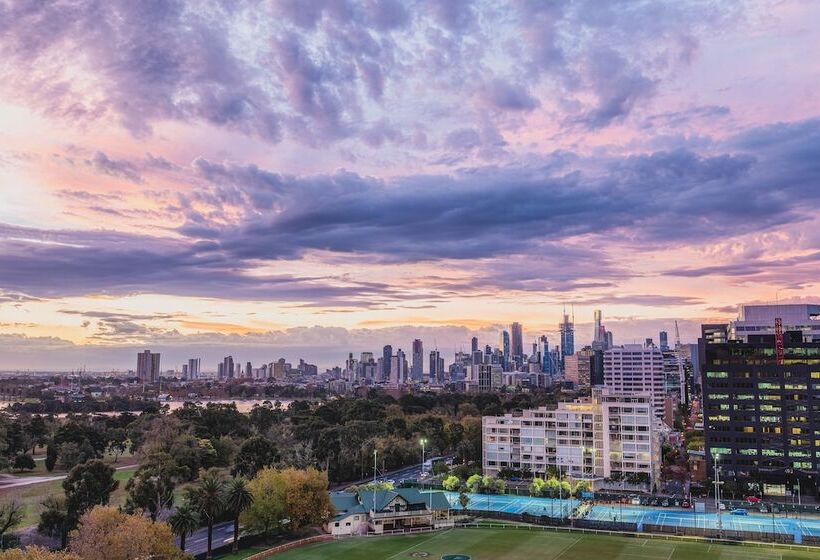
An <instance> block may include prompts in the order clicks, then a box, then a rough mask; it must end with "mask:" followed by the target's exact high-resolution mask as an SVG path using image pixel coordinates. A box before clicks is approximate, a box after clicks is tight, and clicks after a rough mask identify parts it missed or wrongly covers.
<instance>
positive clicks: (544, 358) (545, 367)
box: [538, 334, 553, 375]
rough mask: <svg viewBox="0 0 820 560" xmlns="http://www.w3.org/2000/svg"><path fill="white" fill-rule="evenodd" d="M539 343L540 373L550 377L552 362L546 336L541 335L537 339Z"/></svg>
mask: <svg viewBox="0 0 820 560" xmlns="http://www.w3.org/2000/svg"><path fill="white" fill-rule="evenodd" d="M538 341H539V342H540V343H541V371H543V372H544V373H548V374H550V375H552V373H553V371H552V361H551V360H550V343H549V340H547V336H546V335H543V334H542V335H541V337H540V338H539V339H538Z"/></svg>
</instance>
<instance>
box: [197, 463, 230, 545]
mask: <svg viewBox="0 0 820 560" xmlns="http://www.w3.org/2000/svg"><path fill="white" fill-rule="evenodd" d="M188 502H189V503H190V504H191V505H192V506H193V507H194V508H195V509H196V511H197V512H199V515H200V516H201V517H202V519H204V520H205V522H206V523H207V524H208V552H207V554H206V555H205V558H206V559H210V558H211V544H212V543H213V536H214V521H215V520H216V518H217V517H219V514H220V513H222V510H223V509H224V507H225V483H224V482H223V481H222V479H220V478H219V475H218V474H217V473H215V472H213V471H208V472H207V473H205V474H204V475H203V476H202V478H201V479H200V480H199V483H198V484H197V485H196V486H195V487H193V488H191V490H189V492H188Z"/></svg>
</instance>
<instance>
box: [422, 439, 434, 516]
mask: <svg viewBox="0 0 820 560" xmlns="http://www.w3.org/2000/svg"><path fill="white" fill-rule="evenodd" d="M425 445H427V439H426V438H421V474H422V475H423V474H424V446H425ZM431 470H432V469H431ZM421 487H422V489H424V482H422V483H421ZM432 524H433V494H432V493H430V525H432Z"/></svg>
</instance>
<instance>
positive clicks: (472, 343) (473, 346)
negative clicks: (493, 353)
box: [470, 336, 478, 352]
mask: <svg viewBox="0 0 820 560" xmlns="http://www.w3.org/2000/svg"><path fill="white" fill-rule="evenodd" d="M470 352H478V337H477V336H474V337H473V338H472V339H470Z"/></svg>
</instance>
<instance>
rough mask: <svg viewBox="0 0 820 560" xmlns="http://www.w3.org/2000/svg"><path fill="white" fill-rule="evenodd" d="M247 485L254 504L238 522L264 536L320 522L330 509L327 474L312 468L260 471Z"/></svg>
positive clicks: (326, 516)
mask: <svg viewBox="0 0 820 560" xmlns="http://www.w3.org/2000/svg"><path fill="white" fill-rule="evenodd" d="M248 486H249V488H250V491H251V493H252V494H253V497H254V501H253V504H252V505H251V506H250V507H249V508H248V509H247V510H245V513H244V514H243V516H242V519H243V521H244V522H245V524H246V525H247V526H248V528H250V529H251V530H255V531H257V532H260V533H263V534H265V535H268V536H270V535H271V534H272V533H273V531H274V530H278V531H281V530H283V529H287V530H291V531H296V530H299V529H301V528H302V527H307V526H310V525H317V524H320V523H324V522H325V521H327V519H328V516H329V515H330V512H331V510H332V506H331V504H330V497H329V496H328V493H327V473H325V472H322V471H318V470H316V469H314V468H308V469H305V470H299V469H284V470H277V469H270V468H267V469H263V470H261V471H259V473H257V475H256V478H254V479H253V480H251V481H250V483H249V484H248ZM284 520H288V522H287V524H286V525H285V524H284V523H283V522H284Z"/></svg>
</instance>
